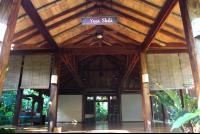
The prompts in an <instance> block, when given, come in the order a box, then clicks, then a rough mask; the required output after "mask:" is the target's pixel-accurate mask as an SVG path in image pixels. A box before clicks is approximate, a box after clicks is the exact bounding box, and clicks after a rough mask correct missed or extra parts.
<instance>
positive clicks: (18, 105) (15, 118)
mask: <svg viewBox="0 0 200 134" xmlns="http://www.w3.org/2000/svg"><path fill="white" fill-rule="evenodd" d="M24 57H25V56H23V58H22V67H21V72H20V78H19V84H18V90H17V96H16V102H15V109H14V115H13V125H18V123H19V117H20V111H21V107H22V97H23V91H24V89H20V87H21V82H22V73H23V64H24Z"/></svg>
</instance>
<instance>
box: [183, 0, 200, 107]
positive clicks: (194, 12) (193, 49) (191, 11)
mask: <svg viewBox="0 0 200 134" xmlns="http://www.w3.org/2000/svg"><path fill="white" fill-rule="evenodd" d="M179 3H180V9H181V16H182V21H183V26H184V31H185V37H186V42H187V46H188V53H189V58H190V64H191V68H192V74H193V78H194V84H195V89H196V97H197V100H198V108H200V103H199V95H200V94H199V90H200V65H199V64H200V62H199V60H200V51H199V46H200V39H197V38H194V37H193V32H192V25H191V22H192V21H193V20H194V19H195V18H199V17H200V14H199V11H200V9H199V5H200V2H199V0H180V1H179Z"/></svg>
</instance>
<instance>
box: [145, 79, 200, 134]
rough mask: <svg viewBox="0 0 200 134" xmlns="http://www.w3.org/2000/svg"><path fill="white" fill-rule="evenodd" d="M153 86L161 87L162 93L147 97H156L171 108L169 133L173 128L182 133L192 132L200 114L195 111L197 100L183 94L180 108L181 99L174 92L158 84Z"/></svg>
mask: <svg viewBox="0 0 200 134" xmlns="http://www.w3.org/2000/svg"><path fill="white" fill-rule="evenodd" d="M155 84H156V85H158V86H159V87H161V88H162V89H163V91H164V92H156V94H155V95H152V94H148V95H149V96H154V97H156V98H157V100H158V101H159V102H160V103H161V104H163V105H165V106H168V107H170V108H171V111H172V112H171V116H170V118H171V119H172V121H173V126H172V128H171V131H172V130H173V129H174V128H181V130H183V131H184V132H194V128H195V127H196V126H197V124H198V121H199V117H198V115H199V114H200V109H197V99H196V98H192V97H189V96H188V95H187V94H184V100H183V101H184V104H183V108H182V105H181V99H180V97H179V96H178V95H177V94H176V93H175V92H173V91H171V90H168V89H167V90H166V89H164V88H163V87H162V85H160V84H158V83H155ZM195 130H196V129H195Z"/></svg>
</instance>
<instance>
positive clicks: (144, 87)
mask: <svg viewBox="0 0 200 134" xmlns="http://www.w3.org/2000/svg"><path fill="white" fill-rule="evenodd" d="M140 65H141V71H140V79H141V92H142V107H143V121H144V130H145V131H151V130H153V128H152V112H151V100H150V97H149V96H148V95H147V94H148V93H150V90H149V82H146V81H144V79H143V78H142V77H143V76H144V74H148V70H147V54H146V53H143V52H140Z"/></svg>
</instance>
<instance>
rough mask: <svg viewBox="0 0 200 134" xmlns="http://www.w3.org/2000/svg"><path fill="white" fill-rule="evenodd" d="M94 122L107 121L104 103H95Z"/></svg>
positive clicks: (106, 110)
mask: <svg viewBox="0 0 200 134" xmlns="http://www.w3.org/2000/svg"><path fill="white" fill-rule="evenodd" d="M96 121H104V122H105V121H108V109H107V108H106V107H105V106H104V102H96Z"/></svg>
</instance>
